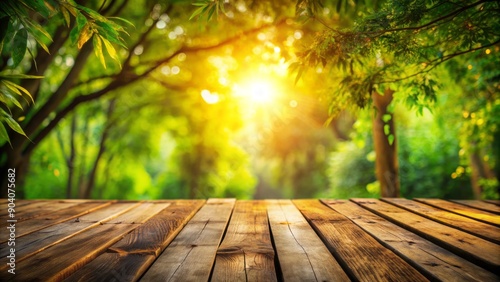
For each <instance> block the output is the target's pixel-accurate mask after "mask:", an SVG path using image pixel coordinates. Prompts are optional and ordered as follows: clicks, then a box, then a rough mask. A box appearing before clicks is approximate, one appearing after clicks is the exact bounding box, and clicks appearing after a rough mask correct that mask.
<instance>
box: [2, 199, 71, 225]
mask: <svg viewBox="0 0 500 282" xmlns="http://www.w3.org/2000/svg"><path fill="white" fill-rule="evenodd" d="M75 205H77V203H63V202H56V203H54V202H50V201H36V202H33V203H28V204H26V205H23V206H20V207H18V206H17V204H16V207H15V208H14V210H15V216H16V220H17V222H21V221H25V220H28V219H30V218H34V217H38V216H44V215H47V214H50V213H52V212H54V211H57V210H61V209H64V208H68V207H71V206H75ZM1 212H2V213H1V214H0V226H1V227H3V226H5V220H7V219H8V218H7V215H8V210H7V209H3V210H2V211H1Z"/></svg>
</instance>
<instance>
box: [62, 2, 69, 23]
mask: <svg viewBox="0 0 500 282" xmlns="http://www.w3.org/2000/svg"><path fill="white" fill-rule="evenodd" d="M61 14H62V15H63V18H64V21H65V22H66V26H67V27H69V26H70V25H71V17H70V15H69V11H68V9H66V8H65V7H64V6H61Z"/></svg>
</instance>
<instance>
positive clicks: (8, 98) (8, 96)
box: [0, 91, 23, 110]
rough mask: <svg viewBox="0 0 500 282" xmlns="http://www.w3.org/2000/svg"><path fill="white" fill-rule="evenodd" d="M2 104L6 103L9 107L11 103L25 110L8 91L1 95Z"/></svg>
mask: <svg viewBox="0 0 500 282" xmlns="http://www.w3.org/2000/svg"><path fill="white" fill-rule="evenodd" d="M0 102H2V103H4V104H5V105H7V106H8V105H9V102H11V103H12V104H14V105H15V106H16V107H18V108H19V109H21V110H22V109H23V106H21V103H19V101H17V99H16V98H15V97H14V96H12V95H11V94H10V93H9V92H7V91H4V92H1V93H0Z"/></svg>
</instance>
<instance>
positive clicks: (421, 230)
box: [351, 199, 500, 273]
mask: <svg viewBox="0 0 500 282" xmlns="http://www.w3.org/2000/svg"><path fill="white" fill-rule="evenodd" d="M351 201H353V202H355V203H357V204H359V205H360V206H362V207H363V208H365V209H367V210H369V211H371V212H373V213H375V214H377V215H379V216H381V217H383V218H385V219H387V220H389V221H391V222H393V223H395V224H397V225H399V226H401V227H403V228H405V229H407V230H410V231H411V232H413V233H416V234H418V235H420V236H422V237H424V238H425V239H427V240H430V241H432V242H434V243H435V244H437V245H440V246H441V247H444V248H446V249H448V250H449V251H452V252H454V253H456V254H457V255H459V256H461V257H463V258H466V259H467V260H469V261H471V262H473V263H475V264H478V265H480V266H482V267H484V268H486V269H488V270H490V271H492V272H495V273H496V272H498V271H499V265H500V256H498V254H499V253H500V246H499V245H497V244H495V243H492V242H490V241H486V240H484V239H481V238H479V237H476V236H473V235H471V234H469V233H465V232H463V231H460V230H458V229H455V228H452V227H449V226H447V225H443V224H441V223H438V222H435V221H432V220H430V219H427V218H425V217H422V216H420V215H417V214H414V213H412V212H410V211H407V210H404V209H402V208H399V207H397V206H394V205H391V204H389V203H386V202H383V201H380V200H378V199H351Z"/></svg>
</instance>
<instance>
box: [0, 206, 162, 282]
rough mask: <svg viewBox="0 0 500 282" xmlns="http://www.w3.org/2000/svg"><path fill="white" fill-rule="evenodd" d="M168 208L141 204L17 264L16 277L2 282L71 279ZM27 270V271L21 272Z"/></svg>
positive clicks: (3, 276)
mask: <svg viewBox="0 0 500 282" xmlns="http://www.w3.org/2000/svg"><path fill="white" fill-rule="evenodd" d="M168 205H169V204H168V203H166V204H153V203H141V205H139V206H137V207H136V208H134V209H132V210H130V211H128V212H126V213H124V214H122V215H120V216H118V217H116V218H114V219H111V220H109V221H107V222H106V223H102V224H100V225H99V226H96V227H94V228H91V229H88V230H86V231H85V232H82V233H80V234H78V235H76V236H74V237H72V238H69V239H67V240H65V241H63V242H62V243H61V244H56V245H54V246H52V247H50V248H48V249H46V250H44V251H42V252H40V253H37V254H36V255H34V256H31V257H29V258H27V259H25V260H23V261H21V262H19V263H16V269H17V270H18V272H16V275H15V276H13V275H11V274H10V273H8V272H1V273H0V281H11V280H15V281H54V280H61V279H64V278H66V277H68V276H69V275H71V274H72V273H73V272H74V271H75V270H77V269H79V268H80V267H82V266H83V265H85V264H87V263H88V262H89V261H91V260H93V259H94V258H96V257H97V256H98V255H100V254H101V253H102V252H104V251H105V250H106V249H107V248H108V247H110V246H112V245H113V244H114V243H116V242H117V241H119V240H120V239H122V238H123V237H124V236H125V235H126V234H127V233H129V232H130V231H132V230H134V229H135V228H137V227H139V226H140V224H142V223H143V222H145V221H147V220H148V219H149V218H150V217H152V216H154V215H155V214H157V213H158V212H160V211H161V210H163V209H164V208H166V207H167V206H168ZM21 270H24V271H21Z"/></svg>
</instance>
